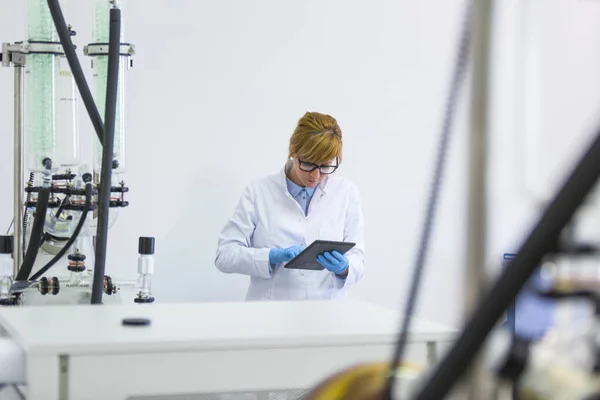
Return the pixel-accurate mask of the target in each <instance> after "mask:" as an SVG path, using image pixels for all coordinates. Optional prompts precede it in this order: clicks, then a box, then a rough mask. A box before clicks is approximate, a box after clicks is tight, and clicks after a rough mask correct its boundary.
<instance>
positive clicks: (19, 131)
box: [13, 64, 24, 278]
mask: <svg viewBox="0 0 600 400" xmlns="http://www.w3.org/2000/svg"><path fill="white" fill-rule="evenodd" d="M14 69H15V82H14V83H15V105H14V113H15V115H14V125H15V143H14V167H13V168H14V183H13V189H14V195H13V198H14V204H13V206H14V222H13V235H14V250H13V262H14V267H13V278H16V277H17V273H18V272H19V268H20V267H21V264H22V260H23V232H22V227H23V190H24V188H23V150H24V146H23V65H18V64H14Z"/></svg>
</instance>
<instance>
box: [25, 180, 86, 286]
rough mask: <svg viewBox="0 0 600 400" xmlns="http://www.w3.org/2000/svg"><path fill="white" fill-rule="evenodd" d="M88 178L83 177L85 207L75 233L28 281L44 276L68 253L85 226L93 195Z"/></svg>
mask: <svg viewBox="0 0 600 400" xmlns="http://www.w3.org/2000/svg"><path fill="white" fill-rule="evenodd" d="M86 175H89V176H84V180H85V181H86V185H85V207H84V209H83V212H82V213H81V218H80V219H79V222H78V223H77V226H76V227H75V231H73V235H71V237H70V238H69V240H68V241H67V243H66V244H65V245H64V247H63V248H62V249H60V251H59V252H58V254H56V255H55V256H54V257H53V258H52V260H50V261H49V262H48V263H47V264H46V265H44V266H43V267H42V268H41V269H40V270H39V271H38V272H36V273H35V274H33V275H32V276H31V278H30V279H29V280H30V281H36V280H38V279H39V278H40V276H42V275H44V274H45V273H46V272H47V271H48V270H49V269H50V268H52V267H53V266H54V264H56V263H57V262H58V261H59V260H60V259H61V258H63V257H64V255H65V254H66V253H67V251H69V248H70V247H71V246H72V245H73V243H75V240H77V238H78V237H79V233H80V232H81V229H83V225H84V224H85V220H86V218H87V215H88V212H89V210H90V208H91V207H92V195H93V193H94V186H93V185H92V176H91V175H90V174H86Z"/></svg>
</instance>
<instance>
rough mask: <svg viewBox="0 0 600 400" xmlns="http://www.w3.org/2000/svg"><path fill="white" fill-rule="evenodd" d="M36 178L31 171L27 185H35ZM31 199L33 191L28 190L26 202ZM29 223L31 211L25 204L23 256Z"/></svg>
mask: <svg viewBox="0 0 600 400" xmlns="http://www.w3.org/2000/svg"><path fill="white" fill-rule="evenodd" d="M34 179H35V173H34V172H31V173H30V174H29V181H27V186H29V187H31V186H33V180H34ZM30 201H31V192H27V195H26V196H25V204H29V202H30ZM28 224H29V213H28V212H27V206H25V211H24V213H23V242H21V243H23V257H25V242H26V241H27V225H28Z"/></svg>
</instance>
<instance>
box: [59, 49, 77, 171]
mask: <svg viewBox="0 0 600 400" xmlns="http://www.w3.org/2000/svg"><path fill="white" fill-rule="evenodd" d="M59 67H60V70H59V82H58V128H57V132H56V136H57V138H58V146H57V157H58V163H59V164H60V165H61V166H63V167H74V166H77V165H79V163H80V161H81V160H80V146H79V107H78V104H77V99H78V91H77V87H76V85H75V79H74V78H73V74H72V72H71V68H70V67H69V62H68V61H67V59H66V57H60V58H59Z"/></svg>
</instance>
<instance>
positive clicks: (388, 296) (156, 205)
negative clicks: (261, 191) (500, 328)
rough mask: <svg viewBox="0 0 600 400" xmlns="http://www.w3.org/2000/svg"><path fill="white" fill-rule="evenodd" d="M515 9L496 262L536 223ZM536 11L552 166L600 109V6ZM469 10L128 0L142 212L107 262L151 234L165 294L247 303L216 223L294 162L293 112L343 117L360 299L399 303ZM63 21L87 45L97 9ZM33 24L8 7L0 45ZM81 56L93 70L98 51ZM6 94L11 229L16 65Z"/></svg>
mask: <svg viewBox="0 0 600 400" xmlns="http://www.w3.org/2000/svg"><path fill="white" fill-rule="evenodd" d="M3 1H6V0H3ZM516 3H517V2H516V0H512V1H506V2H502V4H501V5H500V6H499V9H498V13H497V16H498V18H499V21H500V24H501V27H500V28H499V29H498V32H499V34H498V36H497V38H498V44H499V46H498V48H497V53H496V54H495V57H496V59H495V62H494V66H495V74H496V75H495V77H496V79H495V80H494V85H493V87H494V89H495V90H496V91H495V95H494V106H495V107H496V108H495V110H494V112H493V116H494V123H495V124H494V128H493V135H494V136H493V138H492V146H491V147H492V153H493V154H492V163H493V165H492V172H491V178H492V179H491V180H490V186H491V191H490V200H491V211H490V222H491V224H492V226H491V232H490V233H491V234H490V238H489V241H490V246H491V247H490V260H499V259H500V258H501V254H502V253H503V252H505V251H510V250H513V249H514V246H513V244H514V243H516V242H517V241H518V239H520V237H521V236H522V231H523V229H525V228H526V227H527V226H528V225H527V224H528V223H529V222H530V221H531V219H532V218H533V217H534V216H535V214H534V212H533V210H534V209H533V208H532V204H531V202H530V200H529V198H528V197H525V196H523V195H522V194H521V192H522V186H521V184H520V181H519V177H520V176H521V169H520V167H519V165H520V164H519V160H520V156H521V153H520V148H521V147H522V146H521V145H520V143H521V141H522V131H521V130H520V127H519V125H518V120H517V119H515V114H514V108H515V107H516V106H517V105H516V104H515V98H516V97H517V96H518V95H519V92H518V91H515V90H516V89H518V85H517V83H515V82H516V80H515V79H516V77H517V75H516V71H515V69H514V66H515V64H514V55H515V52H517V51H518V50H519V47H518V46H517V44H518V43H519V42H520V39H519V38H518V36H517V34H516V29H517V28H518V20H515V17H517V16H518V15H519V14H520V12H519V10H520V8H517V7H516ZM533 3H534V4H537V5H538V7H537V9H540V10H541V11H542V14H541V15H542V17H541V20H542V22H541V25H542V28H543V37H544V41H543V43H542V44H541V49H542V50H543V57H544V59H543V60H544V62H543V66H544V67H548V68H545V69H544V73H543V74H542V75H541V80H542V86H543V88H544V92H543V93H542V97H541V98H542V99H543V100H544V103H543V107H542V113H541V116H542V118H543V119H544V125H543V129H542V131H543V133H544V135H546V134H547V135H548V136H547V137H548V139H547V140H544V142H543V143H544V144H545V145H549V146H551V148H552V154H553V155H552V157H551V160H547V159H546V158H545V157H544V158H543V162H544V165H546V163H548V162H549V163H550V164H551V165H554V164H555V163H554V161H555V160H558V159H559V158H560V156H559V154H561V151H563V148H564V144H565V143H569V144H574V143H579V141H578V137H581V135H582V134H586V133H588V131H589V128H590V126H591V125H592V124H593V122H594V119H593V116H594V112H593V111H594V109H595V108H596V107H597V106H598V105H600V104H599V102H598V98H597V95H596V93H597V90H596V88H598V87H600V86H599V85H598V78H597V73H596V71H598V69H597V66H598V62H600V57H599V56H600V54H599V52H600V50H599V49H600V47H599V46H598V44H599V42H600V32H598V26H600V25H599V24H598V22H599V21H598V20H599V19H600V18H599V9H600V6H599V4H598V2H595V1H581V2H575V1H559V0H544V1H543V3H544V7H539V5H541V4H542V1H541V0H535V1H534V2H533ZM462 4H463V1H459V0H444V1H441V0H437V1H434V0H421V1H418V2H410V1H401V2H396V1H389V0H387V1H386V0H372V1H370V2H368V5H367V3H365V2H349V1H342V0H307V1H301V2H281V1H277V0H257V1H252V2H248V1H239V0H238V1H235V0H222V1H203V2H199V1H183V0H171V1H168V2H167V1H158V0H143V1H142V0H129V4H128V8H127V25H126V38H127V39H128V40H129V41H131V42H133V43H135V45H136V48H137V52H138V54H137V55H136V57H135V68H134V69H133V70H132V71H131V72H130V73H129V74H128V82H127V96H128V100H127V127H128V132H127V134H128V137H127V140H128V173H127V175H126V182H127V184H128V186H130V188H131V193H130V195H129V200H130V202H131V206H130V208H128V209H126V210H125V211H124V212H123V213H121V216H120V219H119V220H118V222H117V224H116V225H115V227H114V228H113V230H112V231H111V232H110V239H109V254H108V272H109V273H110V274H112V275H117V276H122V277H124V278H133V277H135V276H136V271H135V260H136V256H137V237H138V236H140V235H146V236H148V235H152V236H156V240H157V255H156V258H157V272H156V279H155V281H154V288H155V292H156V297H157V299H158V300H159V301H169V302H174V301H229V300H238V299H242V298H243V297H244V295H245V290H246V285H247V278H246V277H242V276H231V275H224V274H221V273H220V272H218V271H217V270H216V269H215V268H214V266H213V259H214V254H215V246H216V240H217V235H218V232H219V230H220V229H221V227H222V226H223V224H224V223H225V221H226V218H227V217H228V216H229V214H230V213H231V212H232V210H233V207H234V205H235V203H236V201H237V198H238V196H239V195H240V193H241V191H242V189H243V187H244V185H245V184H246V183H247V182H249V181H250V180H252V179H254V178H256V177H258V176H262V175H264V174H271V173H273V172H277V171H278V170H279V169H280V168H281V166H282V163H283V162H284V161H285V158H286V154H287V153H286V148H287V147H286V145H287V140H288V138H289V135H290V134H291V132H292V130H293V128H294V125H295V122H296V121H297V119H298V118H299V117H300V116H301V115H302V114H303V113H304V112H305V111H308V110H312V111H320V112H325V113H330V114H332V115H334V116H335V117H336V118H337V119H338V121H339V123H340V126H341V127H342V129H343V132H344V137H345V154H344V156H345V161H344V165H343V167H342V168H341V170H340V171H339V173H340V174H344V175H346V176H348V177H349V178H351V179H352V180H353V181H354V182H355V183H356V184H357V185H358V186H359V188H360V189H361V191H362V195H363V202H364V204H363V205H364V213H365V218H366V224H367V227H366V229H367V231H366V233H367V240H368V242H367V246H368V247H367V251H368V269H367V273H366V275H365V278H364V280H363V281H362V282H361V283H360V284H359V285H357V286H356V287H355V288H353V289H352V291H351V296H352V297H354V298H360V299H365V300H368V301H371V302H375V303H378V304H382V305H385V306H388V307H392V308H398V307H399V306H400V304H401V302H402V301H403V299H404V297H405V294H404V293H405V289H406V288H407V285H408V282H409V279H410V277H411V268H412V263H413V260H414V257H415V251H416V244H417V242H418V239H419V235H420V232H421V231H420V230H421V223H422V220H423V214H424V211H425V200H426V196H427V193H428V190H429V182H430V177H431V173H432V165H433V161H434V155H435V150H436V143H437V138H438V134H439V129H440V126H441V117H442V113H443V107H444V104H445V96H446V92H447V88H448V81H449V76H450V71H451V63H452V62H453V60H454V51H455V44H456V42H457V35H458V31H459V23H460V18H461V17H462ZM3 10H7V7H3ZM65 14H66V17H67V19H68V21H69V23H71V24H73V25H74V26H75V29H76V30H77V31H78V33H79V35H78V36H77V37H76V39H75V41H76V43H77V44H78V46H79V49H81V48H82V47H83V45H84V44H86V43H88V42H90V41H91V22H92V2H91V1H86V2H81V1H73V0H72V1H70V2H68V8H66V9H65ZM24 17H25V10H24V2H11V6H10V12H3V13H1V14H0V41H17V40H22V39H24V28H23V27H24ZM557 41H559V42H558V43H559V44H558V45H557ZM565 52H567V54H568V57H565V56H564V54H565ZM80 54H81V53H80ZM83 65H84V67H85V68H86V72H88V77H90V76H91V74H89V72H90V70H89V60H86V59H84V61H83ZM565 74H568V76H569V80H568V81H567V80H565ZM0 87H1V88H2V89H3V90H2V91H1V95H0V121H3V124H2V125H1V128H0V135H1V136H0V137H1V138H2V143H3V145H2V146H0V160H2V161H1V164H0V165H1V168H0V182H3V183H2V185H3V186H2V187H4V188H6V189H5V191H4V195H3V196H0V225H3V224H6V226H8V224H9V223H10V219H11V216H12V206H11V204H12V203H11V198H12V197H11V196H12V190H11V189H10V188H12V175H11V172H12V167H11V166H12V146H11V144H12V127H11V126H10V121H11V120H12V118H11V117H12V95H11V92H12V71H11V70H9V69H0ZM467 100H468V99H467V98H466V97H463V99H462V101H461V105H462V108H461V109H460V111H459V112H458V114H457V125H456V126H457V130H456V135H455V137H454V141H453V144H452V148H451V154H450V158H449V163H448V171H447V175H446V181H445V183H444V190H443V195H442V199H441V203H440V204H441V205H440V208H439V214H438V218H437V221H436V230H435V235H434V237H433V241H432V247H431V255H430V257H429V259H428V265H427V273H426V279H425V281H424V287H423V292H422V295H421V298H420V302H419V313H420V314H422V315H424V316H426V317H429V318H431V319H434V320H437V321H440V322H447V323H457V322H458V321H459V320H460V315H461V309H462V284H461V280H462V276H461V274H462V272H463V267H462V265H463V260H464V246H465V243H464V226H465V223H464V222H465V217H466V199H465V193H466V169H465V168H466V161H467V160H466V157H467V154H466V151H465V145H466V138H467V136H466V134H467V132H466V130H465V127H466V125H465V123H466V118H465V116H466V113H465V107H464V106H465V105H466V104H468V102H467ZM82 110H83V108H82ZM561 111H564V113H562V112H561ZM81 127H82V146H83V150H84V152H88V153H89V152H90V151H91V137H92V135H93V131H92V129H91V124H90V123H89V121H88V118H87V116H86V115H85V114H82V116H81ZM578 135H579V136H578ZM545 151H546V150H545ZM544 154H545V153H544Z"/></svg>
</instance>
